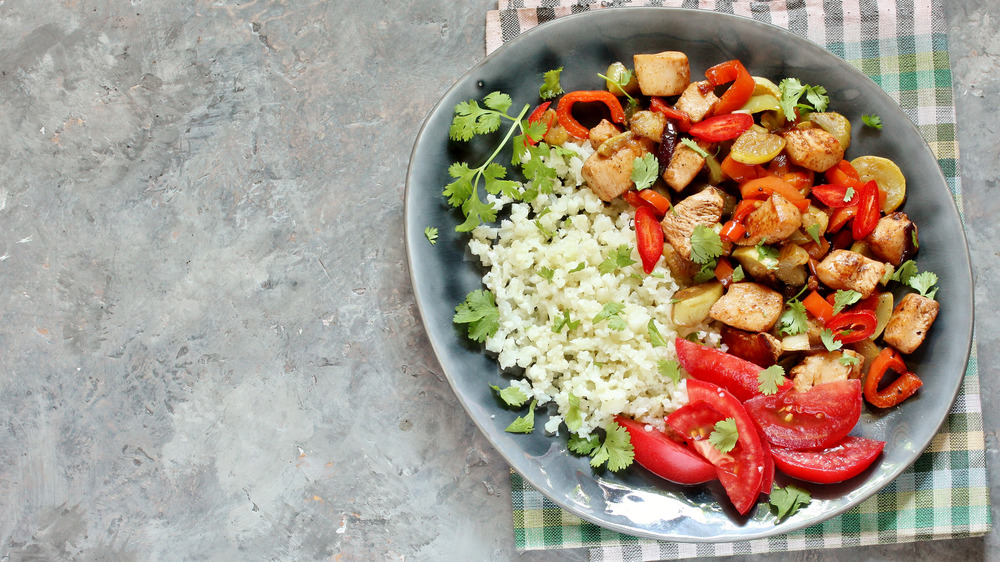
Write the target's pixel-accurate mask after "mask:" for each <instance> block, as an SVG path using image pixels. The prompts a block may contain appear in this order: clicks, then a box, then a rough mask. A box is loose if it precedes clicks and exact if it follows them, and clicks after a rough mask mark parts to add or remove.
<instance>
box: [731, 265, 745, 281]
mask: <svg viewBox="0 0 1000 562" xmlns="http://www.w3.org/2000/svg"><path fill="white" fill-rule="evenodd" d="M746 278H747V276H746V274H745V273H743V266H742V265H737V266H736V269H734V270H733V277H732V280H733V283H739V282H740V281H742V280H744V279H746Z"/></svg>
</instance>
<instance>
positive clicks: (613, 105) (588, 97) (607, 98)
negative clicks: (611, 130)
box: [556, 90, 625, 139]
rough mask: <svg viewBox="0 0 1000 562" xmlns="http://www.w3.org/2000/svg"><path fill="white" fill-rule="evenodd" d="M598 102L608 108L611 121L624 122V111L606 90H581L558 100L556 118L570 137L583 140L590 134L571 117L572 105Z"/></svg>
mask: <svg viewBox="0 0 1000 562" xmlns="http://www.w3.org/2000/svg"><path fill="white" fill-rule="evenodd" d="M592 101H599V102H601V103H603V104H604V105H606V106H608V109H609V110H611V120H612V121H614V122H615V123H624V122H625V109H623V108H622V103H621V102H620V101H618V98H617V97H616V96H615V95H614V94H612V93H611V92H609V91H607V90H581V91H577V92H570V93H568V94H566V95H564V96H563V97H562V99H561V100H559V105H558V106H557V107H556V116H557V117H558V118H559V124H560V125H562V126H563V128H564V129H566V132H567V133H569V134H570V135H572V136H574V137H576V138H578V139H585V138H587V136H588V135H589V134H590V129H588V128H586V127H584V126H583V125H581V124H580V122H579V121H577V120H576V118H575V117H573V113H572V110H573V104H574V103H577V102H592Z"/></svg>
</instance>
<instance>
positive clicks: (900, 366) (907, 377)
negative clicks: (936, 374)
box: [865, 347, 924, 408]
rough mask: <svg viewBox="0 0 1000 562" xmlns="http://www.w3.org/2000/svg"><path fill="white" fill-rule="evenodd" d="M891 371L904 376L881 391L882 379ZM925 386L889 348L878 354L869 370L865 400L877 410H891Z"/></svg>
mask: <svg viewBox="0 0 1000 562" xmlns="http://www.w3.org/2000/svg"><path fill="white" fill-rule="evenodd" d="M890 370H891V371H895V372H897V373H902V374H900V375H899V377H898V378H897V379H896V380H894V381H892V383H891V384H889V386H887V387H885V388H884V389H882V390H879V389H878V386H879V383H880V382H882V377H883V376H885V373H886V371H890ZM923 384H924V383H923V381H921V380H920V378H919V377H917V375H914V374H913V373H911V372H909V371H907V370H906V364H905V363H903V358H902V357H900V356H899V352H898V351H896V350H895V349H893V348H891V347H887V348H885V349H883V350H882V352H881V353H879V354H878V357H876V358H875V360H874V361H872V365H871V367H869V369H868V376H867V378H865V400H867V401H868V402H869V403H870V404H871V405H872V406H875V407H877V408H891V407H893V406H895V405H896V404H899V403H900V402H902V401H903V400H906V399H907V398H909V397H910V396H913V393H915V392H916V391H917V389H919V388H920V387H921V386H923Z"/></svg>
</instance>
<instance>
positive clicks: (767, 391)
mask: <svg viewBox="0 0 1000 562" xmlns="http://www.w3.org/2000/svg"><path fill="white" fill-rule="evenodd" d="M784 379H785V370H784V369H783V368H782V367H781V365H771V366H770V367H768V368H766V369H762V370H761V371H760V372H759V373H757V382H758V383H760V384H759V386H758V387H757V390H759V391H760V393H761V394H764V395H767V396H770V395H772V394H777V393H778V384H779V383H782V382H784Z"/></svg>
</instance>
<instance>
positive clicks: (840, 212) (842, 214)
mask: <svg viewBox="0 0 1000 562" xmlns="http://www.w3.org/2000/svg"><path fill="white" fill-rule="evenodd" d="M857 214H858V206H857V205H851V206H849V207H839V208H837V209H836V210H834V211H833V214H832V215H830V222H829V224H827V227H826V231H827V232H837V231H839V230H840V229H841V228H844V225H845V224H847V221H849V220H851V219H853V218H854V216H855V215H857ZM845 232H846V231H845ZM838 247H839V246H838Z"/></svg>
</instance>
